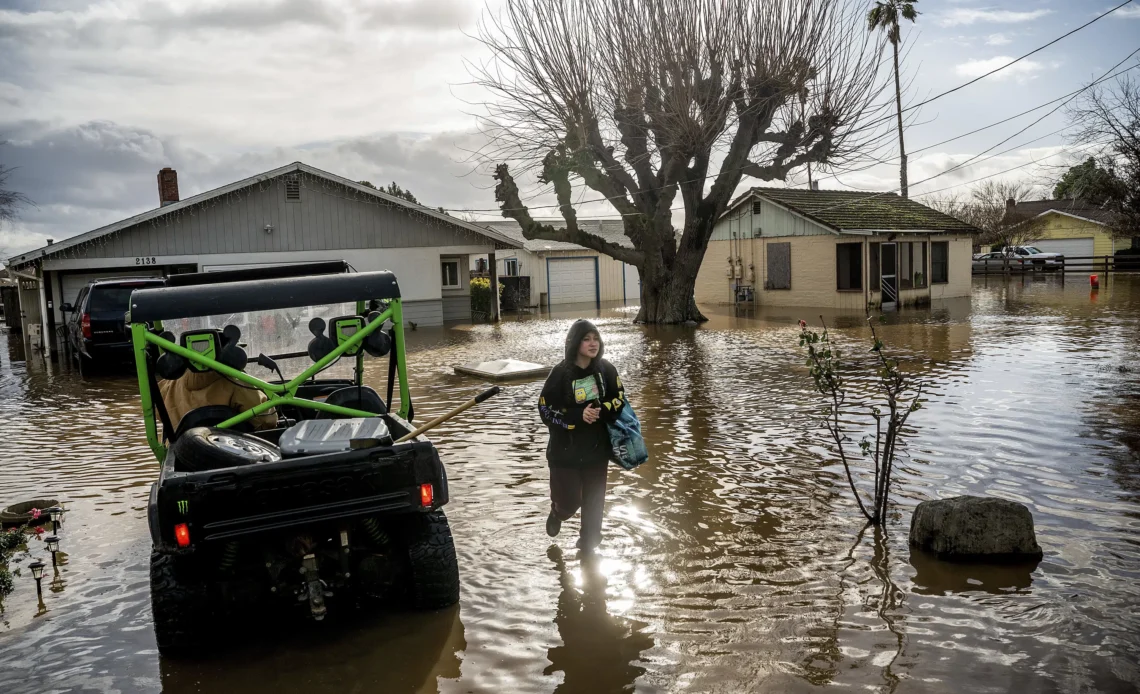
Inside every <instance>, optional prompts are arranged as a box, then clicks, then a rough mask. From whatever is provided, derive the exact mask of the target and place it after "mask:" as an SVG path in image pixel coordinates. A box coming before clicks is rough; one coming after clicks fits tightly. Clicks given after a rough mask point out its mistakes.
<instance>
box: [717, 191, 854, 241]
mask: <svg viewBox="0 0 1140 694" xmlns="http://www.w3.org/2000/svg"><path fill="white" fill-rule="evenodd" d="M759 202H760V214H755V213H753V211H752V203H751V202H745V203H744V204H743V205H741V206H740V207H739V208H738V209H736V210H735V211H733V212H731V213H729V214H727V215H725V216H724V217H721V219H720V221H718V222H717V223H716V226H714V227H713V233H712V240H713V241H731V240H733V239H736V240H738V241H739V240H741V239H753V238H760V237H765V238H767V237H772V236H817V235H823V234H831V233H832V231H831V230H830V229H828V228H827V227H825V226H821V225H819V224H816V223H815V222H813V221H811V220H808V219H807V218H805V217H801V216H800V215H797V214H795V213H793V212H790V211H789V210H787V209H786V208H783V207H780V206H779V205H776V204H774V203H771V202H769V201H767V200H761V201H759ZM734 234H735V236H734Z"/></svg>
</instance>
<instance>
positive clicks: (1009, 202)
mask: <svg viewBox="0 0 1140 694" xmlns="http://www.w3.org/2000/svg"><path fill="white" fill-rule="evenodd" d="M1014 207H1017V201H1016V200H1014V199H1013V198H1009V199H1007V200H1006V201H1005V211H1006V213H1009V212H1012V211H1013V208H1014Z"/></svg>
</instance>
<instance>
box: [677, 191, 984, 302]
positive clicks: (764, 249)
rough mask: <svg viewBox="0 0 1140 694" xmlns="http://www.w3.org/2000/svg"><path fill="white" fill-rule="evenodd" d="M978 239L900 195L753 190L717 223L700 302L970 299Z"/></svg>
mask: <svg viewBox="0 0 1140 694" xmlns="http://www.w3.org/2000/svg"><path fill="white" fill-rule="evenodd" d="M978 233H980V232H979V230H978V229H976V228H975V227H972V226H970V225H969V224H966V223H964V222H962V221H959V220H957V219H955V218H953V217H950V216H948V215H945V214H943V213H941V212H938V211H937V210H933V209H931V208H929V207H927V206H925V205H922V204H920V203H918V202H915V201H914V200H909V199H907V198H902V197H899V196H898V195H895V194H894V193H867V192H848V191H835V190H808V189H802V188H799V189H797V188H752V189H751V190H749V191H748V192H746V193H745V194H744V195H742V196H740V197H739V198H737V199H736V200H735V201H734V202H733V203H732V204H731V205H730V206H729V208H728V210H727V211H726V212H725V214H724V215H723V216H722V217H721V218H720V220H718V221H717V223H716V226H715V227H714V230H713V235H712V240H711V241H710V243H709V246H708V249H707V251H706V252H705V258H704V262H703V263H702V264H701V269H700V272H699V273H698V276H697V285H696V298H697V302H698V303H714V304H730V303H737V304H739V303H744V304H747V305H756V306H762V305H768V306H818V307H822V308H836V309H857V310H865V309H867V308H872V307H880V306H881V307H884V308H891V307H893V306H899V305H903V306H905V305H921V304H928V303H929V302H930V301H931V300H933V299H947V298H951V297H960V296H969V294H970V284H971V264H972V249H973V244H974V236H975V235H976V234H978Z"/></svg>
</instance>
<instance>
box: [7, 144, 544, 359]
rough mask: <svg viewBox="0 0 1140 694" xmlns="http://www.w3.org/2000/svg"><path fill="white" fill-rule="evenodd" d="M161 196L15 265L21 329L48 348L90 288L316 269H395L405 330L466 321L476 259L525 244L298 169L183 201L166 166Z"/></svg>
mask: <svg viewBox="0 0 1140 694" xmlns="http://www.w3.org/2000/svg"><path fill="white" fill-rule="evenodd" d="M158 192H159V199H158V202H159V206H158V207H156V208H154V209H152V210H149V211H147V212H143V213H141V214H138V215H135V216H134V217H130V218H128V219H124V220H122V221H119V222H115V223H114V224H108V225H107V226H104V227H100V228H98V229H94V230H92V231H88V232H85V233H81V234H78V235H76V236H73V237H71V238H68V239H65V240H62V241H57V242H55V243H51V242H50V241H49V243H48V245H46V246H44V247H42V248H37V249H35V250H33V251H28V252H26V253H21V254H19V255H16V256H13V257H11V258H10V259H9V260H8V265H9V267H10V268H11V269H12V270H14V271H16V273H17V274H18V275H19V276H20V277H32V278H37V279H38V280H39V281H38V282H37V281H36V280H35V279H32V280H30V281H27V280H22V281H21V282H20V304H21V310H22V313H23V321H24V323H25V325H28V324H31V325H38V326H40V329H37V330H35V331H34V332H35V333H37V334H39V333H40V332H41V331H42V334H43V335H45V336H48V338H49V339H48V340H46V341H45V342H46V343H47V344H46V345H45V346H46V347H47V348H48V349H52V348H55V347H56V345H55V343H56V340H55V339H54V337H55V327H56V326H61V325H63V324H64V321H65V318H64V315H63V313H62V312H61V311H60V306H62V305H63V304H64V303H73V302H74V301H75V299H76V297H77V296H78V294H79V291H80V290H81V289H82V288H83V287H84V286H85V285H86V284H87V282H89V281H90V280H93V279H98V278H101V277H124V276H165V275H169V274H175V273H181V272H209V271H212V270H226V269H238V268H248V267H256V266H268V265H285V264H290V263H299V262H308V261H316V260H346V261H348V262H349V263H350V264H351V265H352V266H353V267H355V268H356V270H358V271H366V270H392V271H394V272H395V273H396V275H397V277H398V278H399V281H400V289H401V291H402V293H403V297H404V316H405V317H406V318H407V320H409V321H414V322H416V323H419V324H421V325H425V326H430V325H442V324H443V323H444V321H448V320H470V317H471V297H470V294H471V288H470V282H469V281H468V277H469V272H468V267H469V265H470V263H469V260H468V259H469V258H470V256H472V255H487V254H490V253H493V252H495V251H496V250H500V249H516V248H519V247H521V245H522V244H521V243H520V242H518V241H517V240H515V239H514V238H513V237H510V236H506V235H504V234H501V233H499V232H497V231H495V230H493V229H488V228H486V227H483V226H479V225H476V224H472V223H470V222H466V221H464V220H462V219H458V218H456V217H452V216H450V215H447V214H444V213H442V212H439V211H437V210H433V209H431V208H427V207H423V206H421V205H417V204H415V203H412V202H408V201H407V200H404V199H402V198H397V197H394V196H391V195H388V194H386V193H384V192H382V191H379V190H376V189H374V188H371V187H368V186H364V185H360V184H359V183H356V182H354V181H351V180H349V179H347V178H343V177H341V176H337V175H335V174H331V173H328V172H325V171H321V170H320V169H316V168H314V167H312V166H309V165H307V164H303V163H301V162H295V163H293V164H289V165H287V166H282V167H281V168H278V169H274V170H272V171H266V172H265V173H261V174H257V175H256V176H251V177H249V178H246V179H242V180H240V181H237V182H234V183H230V184H228V185H225V186H222V187H220V188H216V189H214V190H211V191H208V192H205V193H200V194H198V195H195V196H193V197H190V198H186V199H185V200H182V199H179V195H178V178H177V172H175V171H174V170H173V169H170V168H166V169H163V170H162V171H160V172H159V173H158ZM24 332H25V334H28V333H29V331H28V330H25V331H24Z"/></svg>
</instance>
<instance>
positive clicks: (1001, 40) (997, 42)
mask: <svg viewBox="0 0 1140 694" xmlns="http://www.w3.org/2000/svg"><path fill="white" fill-rule="evenodd" d="M1012 42H1013V39H1011V38H1009V36H1007V35H1005V34H990V35H989V36H987V37H986V45H987V46H1004V45H1006V44H1009V43H1012Z"/></svg>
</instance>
